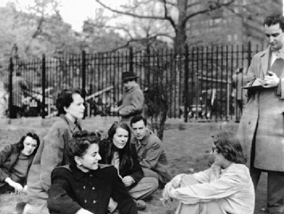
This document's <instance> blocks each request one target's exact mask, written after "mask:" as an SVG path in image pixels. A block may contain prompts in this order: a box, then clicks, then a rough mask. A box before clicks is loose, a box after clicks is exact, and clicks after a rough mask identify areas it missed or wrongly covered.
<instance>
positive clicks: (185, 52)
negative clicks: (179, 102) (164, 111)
mask: <svg viewBox="0 0 284 214" xmlns="http://www.w3.org/2000/svg"><path fill="white" fill-rule="evenodd" d="M184 57H185V58H184V60H185V61H184V101H185V104H184V122H186V123H187V122H188V106H189V100H188V99H189V95H188V75H189V69H188V65H189V62H188V45H187V44H186V45H185V46H184Z"/></svg>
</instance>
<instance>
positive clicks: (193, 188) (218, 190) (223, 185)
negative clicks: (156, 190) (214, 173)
mask: <svg viewBox="0 0 284 214" xmlns="http://www.w3.org/2000/svg"><path fill="white" fill-rule="evenodd" d="M239 189H240V179H239V175H237V174H236V173H234V172H230V173H227V174H226V175H224V176H221V177H220V178H219V179H218V180H215V181H212V182H210V183H199V184H193V185H189V186H186V187H182V188H177V189H172V190H171V193H170V197H173V198H176V199H178V200H180V201H181V202H182V203H184V204H196V203H199V202H208V201H212V200H218V199H222V198H226V197H228V196H230V195H233V194H235V193H236V192H238V191H239Z"/></svg>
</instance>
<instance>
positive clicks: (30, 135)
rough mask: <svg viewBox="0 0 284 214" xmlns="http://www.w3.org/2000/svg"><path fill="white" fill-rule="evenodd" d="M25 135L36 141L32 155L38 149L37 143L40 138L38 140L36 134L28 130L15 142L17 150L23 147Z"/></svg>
mask: <svg viewBox="0 0 284 214" xmlns="http://www.w3.org/2000/svg"><path fill="white" fill-rule="evenodd" d="M26 137H31V138H32V139H34V140H35V141H36V144H37V147H36V148H35V150H34V152H33V154H32V155H34V154H36V152H37V149H38V147H39V144H40V140H39V137H38V135H37V134H35V133H33V132H28V133H27V134H26V135H24V136H23V137H21V139H20V141H19V142H18V143H17V147H18V149H19V151H22V150H23V149H24V148H25V145H24V141H25V139H26Z"/></svg>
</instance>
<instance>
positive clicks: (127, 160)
mask: <svg viewBox="0 0 284 214" xmlns="http://www.w3.org/2000/svg"><path fill="white" fill-rule="evenodd" d="M118 128H122V129H124V130H126V131H127V132H128V140H127V142H126V145H125V146H124V148H122V149H118V148H117V147H116V146H115V145H114V144H113V136H114V135H115V133H116V130H117V129H118ZM130 141H131V130H130V128H129V126H128V125H127V124H126V123H121V122H117V121H116V122H114V123H113V124H112V126H111V127H110V129H109V130H108V137H107V139H106V140H103V143H104V144H105V145H104V146H105V147H106V150H107V151H103V152H105V153H106V157H109V158H110V159H111V158H112V157H113V154H114V152H115V151H117V152H118V155H119V169H122V168H124V167H126V166H127V167H130V168H132V167H133V165H134V161H133V159H132V155H131V144H130ZM106 144H107V145H106Z"/></svg>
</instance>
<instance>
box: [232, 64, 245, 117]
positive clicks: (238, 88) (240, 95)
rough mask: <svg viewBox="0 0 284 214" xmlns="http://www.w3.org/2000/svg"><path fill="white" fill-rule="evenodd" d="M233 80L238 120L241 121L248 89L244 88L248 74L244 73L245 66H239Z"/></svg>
mask: <svg viewBox="0 0 284 214" xmlns="http://www.w3.org/2000/svg"><path fill="white" fill-rule="evenodd" d="M232 82H233V97H234V99H235V100H234V101H235V105H236V107H235V109H236V112H235V115H236V122H239V121H240V117H241V115H242V112H243V108H244V105H245V102H246V91H245V90H244V89H243V86H244V84H246V75H245V73H244V68H238V69H237V70H236V72H235V73H234V74H233V76H232Z"/></svg>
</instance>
